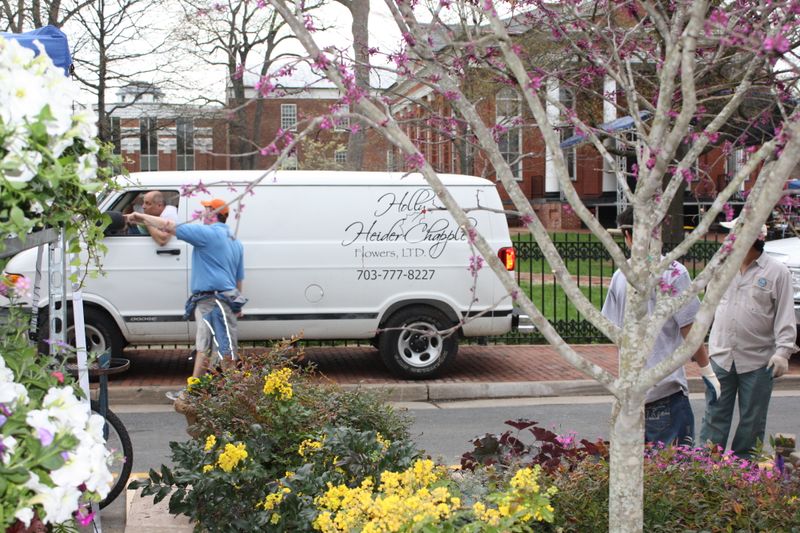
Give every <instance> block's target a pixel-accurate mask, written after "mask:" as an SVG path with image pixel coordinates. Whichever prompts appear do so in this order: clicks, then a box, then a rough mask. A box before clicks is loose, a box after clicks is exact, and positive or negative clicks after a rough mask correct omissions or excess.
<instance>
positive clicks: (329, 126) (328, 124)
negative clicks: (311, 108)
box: [319, 116, 334, 130]
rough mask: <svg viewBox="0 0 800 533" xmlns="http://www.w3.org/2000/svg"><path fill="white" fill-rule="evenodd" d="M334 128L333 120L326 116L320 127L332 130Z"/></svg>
mask: <svg viewBox="0 0 800 533" xmlns="http://www.w3.org/2000/svg"><path fill="white" fill-rule="evenodd" d="M333 128H334V124H333V120H331V117H327V116H326V117H324V118H323V119H322V122H320V124H319V129H321V130H332V129H333Z"/></svg>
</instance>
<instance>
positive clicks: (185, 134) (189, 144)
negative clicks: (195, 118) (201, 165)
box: [175, 118, 194, 170]
mask: <svg viewBox="0 0 800 533" xmlns="http://www.w3.org/2000/svg"><path fill="white" fill-rule="evenodd" d="M175 130H176V132H175V139H176V141H177V147H176V152H177V158H178V160H177V166H178V170H194V124H193V123H192V119H190V118H179V119H178V120H177V121H176V124H175Z"/></svg>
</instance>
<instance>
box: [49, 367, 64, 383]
mask: <svg viewBox="0 0 800 533" xmlns="http://www.w3.org/2000/svg"><path fill="white" fill-rule="evenodd" d="M50 375H51V376H53V377H54V378H56V379H57V380H58V382H59V383H64V373H63V372H59V371H57V370H54V371H53V372H50Z"/></svg>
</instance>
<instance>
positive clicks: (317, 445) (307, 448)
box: [297, 438, 325, 457]
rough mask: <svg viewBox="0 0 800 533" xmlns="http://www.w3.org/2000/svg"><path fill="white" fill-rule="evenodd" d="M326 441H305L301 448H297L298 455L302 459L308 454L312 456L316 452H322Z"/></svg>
mask: <svg viewBox="0 0 800 533" xmlns="http://www.w3.org/2000/svg"><path fill="white" fill-rule="evenodd" d="M324 440H325V439H324V438H323V440H322V441H316V440H311V439H306V440H304V441H303V442H301V443H300V447H299V448H297V453H298V455H300V457H305V456H306V454H311V453H314V452H316V451H319V450H321V449H322V442H323V441H324Z"/></svg>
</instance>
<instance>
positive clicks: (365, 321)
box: [6, 171, 515, 378]
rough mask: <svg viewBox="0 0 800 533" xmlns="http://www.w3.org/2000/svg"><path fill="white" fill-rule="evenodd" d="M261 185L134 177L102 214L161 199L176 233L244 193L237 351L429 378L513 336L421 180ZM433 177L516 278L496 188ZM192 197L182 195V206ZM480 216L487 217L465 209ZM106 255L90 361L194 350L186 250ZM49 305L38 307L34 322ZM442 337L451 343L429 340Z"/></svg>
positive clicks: (25, 259) (253, 174)
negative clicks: (333, 348) (180, 224)
mask: <svg viewBox="0 0 800 533" xmlns="http://www.w3.org/2000/svg"><path fill="white" fill-rule="evenodd" d="M262 175H263V172H261V171H202V172H200V171H197V172H147V173H135V174H132V175H131V176H130V177H129V178H126V179H125V180H124V182H121V185H123V189H122V190H119V191H115V192H113V193H111V194H110V195H108V196H106V197H104V198H102V199H101V200H100V202H101V204H100V205H101V208H102V210H104V211H121V212H126V211H129V210H130V209H133V208H134V204H135V202H136V199H137V198H138V197H139V196H140V195H141V194H142V193H144V192H147V191H152V190H159V191H162V192H163V193H164V195H165V197H166V199H167V201H168V203H171V204H172V205H174V206H175V207H176V208H177V210H178V216H179V220H180V221H186V222H188V223H197V222H192V220H193V219H194V218H195V217H196V213H198V212H200V211H201V210H202V207H201V205H200V201H201V200H205V199H209V198H217V197H218V198H222V199H224V200H226V201H231V200H233V199H234V198H235V197H236V196H238V195H239V194H241V193H242V192H244V191H245V189H247V188H248V187H249V188H251V189H252V190H251V191H249V192H248V193H247V194H246V195H245V197H244V198H243V199H242V203H241V205H237V204H233V205H231V215H230V216H229V218H228V222H227V223H228V225H229V226H230V227H231V228H232V229H233V230H234V231H235V232H236V234H237V236H238V238H239V239H240V240H241V241H242V244H243V245H244V251H245V280H244V290H243V293H244V294H245V296H247V297H248V298H249V302H248V304H247V305H246V306H245V308H244V316H243V317H242V318H241V319H240V320H239V339H240V340H241V341H258V340H266V339H279V338H287V337H290V336H292V335H296V334H301V335H302V336H303V338H304V339H373V341H374V343H375V345H376V346H377V347H378V348H379V351H380V354H381V357H382V359H383V361H384V362H385V363H386V365H387V366H388V367H389V368H390V369H391V370H392V371H393V372H395V373H396V374H398V375H401V376H404V377H408V378H428V377H432V376H434V375H436V374H437V373H438V372H440V371H441V370H442V369H443V368H444V367H445V366H446V365H447V364H449V363H451V362H452V360H453V358H454V357H455V355H456V351H457V349H458V338H459V337H460V336H465V337H480V336H488V335H500V334H504V333H506V332H508V331H509V330H510V329H511V328H512V302H511V298H510V297H508V295H507V294H506V291H505V289H504V288H503V286H502V284H501V283H500V281H499V280H498V279H497V277H496V276H495V274H494V273H493V272H492V271H491V270H490V269H489V268H488V267H485V268H482V269H480V270H478V273H477V277H476V278H474V277H473V276H472V274H471V272H470V269H469V266H470V258H471V257H472V256H473V255H474V254H476V253H477V251H476V252H473V251H472V250H471V248H470V245H469V243H468V240H467V236H466V235H465V233H464V231H462V229H460V228H459V227H458V226H457V225H456V223H455V221H454V220H453V219H452V217H451V216H450V215H449V214H448V212H447V211H446V210H444V209H442V208H441V202H440V201H438V199H437V198H436V195H435V194H434V193H433V191H432V189H431V188H430V186H429V185H428V184H427V183H426V182H425V181H424V179H423V178H422V177H421V176H419V175H407V176H405V177H404V175H403V174H400V173H385V172H383V173H367V172H358V173H353V172H322V171H319V172H317V171H294V172H277V173H274V174H270V175H269V176H267V177H266V178H265V179H263V180H262V181H261V182H260V183H258V184H257V185H255V186H253V182H254V181H255V180H257V179H258V178H260V177H261V176H262ZM441 178H442V180H443V182H444V183H445V185H446V186H447V187H448V189H449V190H450V192H451V194H452V195H453V196H454V197H455V198H456V200H457V201H458V202H459V203H460V204H461V205H462V206H463V207H465V208H473V210H470V211H469V212H468V214H469V217H470V218H471V219H472V221H473V222H474V224H475V226H476V227H477V229H478V230H479V231H480V232H481V233H482V234H483V235H484V236H485V237H486V238H487V239H488V241H489V243H490V244H491V246H492V248H493V250H495V252H496V253H497V254H498V255H499V256H500V258H501V259H502V260H503V261H504V262H505V264H506V265H507V268H508V270H510V271H513V269H514V259H515V257H514V249H513V247H512V245H511V240H510V237H509V232H508V225H507V222H506V217H505V216H504V215H503V214H502V212H501V210H502V203H501V201H500V198H499V196H498V193H497V190H496V189H495V186H494V184H492V183H491V182H489V181H487V180H484V179H480V178H476V177H469V176H457V175H443V176H441ZM198 185H199V186H200V188H199V189H198V191H196V192H195V193H194V194H193V195H191V196H187V195H185V194H183V192H184V191H186V188H187V187H197V186H198ZM479 206H480V207H483V208H486V209H474V208H477V207H479ZM492 210H494V211H492ZM237 216H238V219H237ZM104 242H105V245H106V246H107V247H108V251H107V253H106V255H105V256H104V258H103V260H102V264H103V270H104V271H105V275H104V276H100V277H96V278H90V279H87V281H86V284H85V287H84V289H83V300H84V302H85V317H86V323H87V344H88V345H89V349H90V350H94V351H102V350H105V349H107V348H111V350H112V352H113V353H115V354H120V353H121V351H122V349H123V347H124V346H125V345H126V344H156V343H188V344H191V343H193V339H194V328H195V323H194V322H186V321H184V320H183V318H182V315H183V307H184V302H185V301H186V299H187V297H188V295H189V273H190V270H191V268H192V265H191V246H190V245H188V244H187V243H185V242H182V241H179V240H177V239H176V238H174V237H173V238H172V240H171V241H170V242H168V243H167V244H166V245H164V246H158V245H157V244H156V243H155V242H154V241H153V239H152V238H151V237H149V236H147V235H129V234H122V235H108V236H107V237H106V239H105V241H104ZM34 263H35V250H28V251H25V252H22V253H20V254H19V255H18V256H16V257H15V258H13V259H12V260H11V261H10V262H9V264H8V265H7V267H6V271H7V272H9V273H12V272H13V273H20V274H24V275H27V276H32V273H33V270H34ZM45 293H46V291H45ZM46 304H47V302H46V301H41V302H39V305H40V308H42V309H46ZM40 324H46V320H45V321H41V322H40ZM453 326H457V328H456V333H455V334H453V335H442V334H440V333H438V332H441V331H443V330H446V329H448V328H450V327H453ZM404 328H405V329H404ZM426 332H429V333H432V335H426V334H425V333H426Z"/></svg>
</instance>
